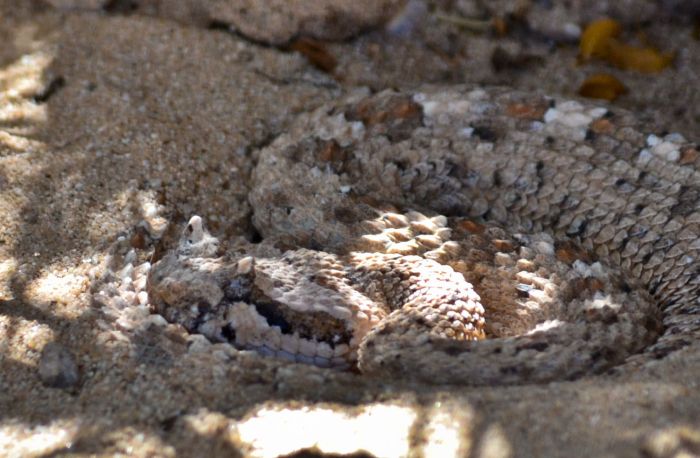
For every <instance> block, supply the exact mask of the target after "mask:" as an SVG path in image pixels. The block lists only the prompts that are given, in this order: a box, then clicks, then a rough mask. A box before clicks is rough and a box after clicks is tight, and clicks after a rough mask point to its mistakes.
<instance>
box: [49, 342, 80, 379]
mask: <svg viewBox="0 0 700 458" xmlns="http://www.w3.org/2000/svg"><path fill="white" fill-rule="evenodd" d="M39 378H41V383H43V384H44V385H46V386H49V387H52V388H71V387H73V386H75V385H77V384H78V381H79V380H80V373H79V371H78V365H77V364H76V362H75V357H74V356H73V353H71V351H70V350H68V349H67V348H66V347H64V346H63V345H61V344H59V343H56V342H50V343H48V344H47V345H46V346H45V347H44V350H43V351H42V352H41V359H40V360H39Z"/></svg>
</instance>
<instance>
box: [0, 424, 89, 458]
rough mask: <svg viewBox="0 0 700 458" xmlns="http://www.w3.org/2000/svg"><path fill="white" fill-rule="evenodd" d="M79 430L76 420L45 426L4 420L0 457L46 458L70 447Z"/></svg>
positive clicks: (1, 426)
mask: <svg viewBox="0 0 700 458" xmlns="http://www.w3.org/2000/svg"><path fill="white" fill-rule="evenodd" d="M79 428H80V425H79V422H78V421H77V420H69V419H63V420H57V421H54V422H52V423H49V424H47V425H27V424H24V423H22V422H19V421H14V420H6V421H4V422H2V423H1V424H0V455H2V456H6V457H32V456H47V455H49V454H51V453H53V452H55V451H58V450H61V449H65V448H68V447H70V446H71V444H72V443H73V440H74V438H75V437H76V435H77V433H78V430H79Z"/></svg>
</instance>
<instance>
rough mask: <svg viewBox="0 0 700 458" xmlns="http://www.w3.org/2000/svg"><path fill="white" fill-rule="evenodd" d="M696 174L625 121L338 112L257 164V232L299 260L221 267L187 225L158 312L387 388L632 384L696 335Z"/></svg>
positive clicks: (546, 114)
mask: <svg viewBox="0 0 700 458" xmlns="http://www.w3.org/2000/svg"><path fill="white" fill-rule="evenodd" d="M699 157H700V154H699V153H698V151H697V148H696V147H695V146H694V145H692V144H690V143H688V142H686V141H685V140H684V139H682V138H680V137H678V136H673V135H672V136H669V137H666V138H658V137H654V136H650V135H649V133H648V132H647V133H645V132H644V129H643V127H642V126H640V125H639V123H637V122H636V121H635V119H634V117H633V116H632V115H630V114H628V113H625V112H621V111H620V112H618V110H615V112H614V113H612V112H610V111H608V110H607V109H605V108H599V107H595V106H593V105H586V104H579V103H572V102H566V101H561V100H554V99H549V98H546V97H542V96H538V95H531V94H521V93H517V92H513V91H510V90H505V89H488V90H484V89H477V90H469V89H459V90H449V91H446V90H444V89H440V88H428V89H426V90H425V91H424V92H420V93H414V94H396V93H391V92H385V93H381V94H378V95H375V96H371V97H368V98H366V99H363V100H359V101H357V100H352V99H348V100H346V101H340V102H338V103H336V104H335V105H334V106H333V107H323V108H321V109H319V110H317V111H315V112H313V113H309V114H307V115H302V116H300V118H299V119H298V121H297V122H296V123H295V124H294V125H293V126H292V128H291V129H290V131H289V133H287V134H285V135H283V136H281V137H280V138H278V139H277V140H276V141H275V142H274V143H273V144H271V145H270V146H269V147H267V148H265V149H263V150H261V151H259V152H258V155H257V159H258V162H257V165H256V168H255V171H254V176H253V181H252V188H251V193H250V196H249V197H250V201H251V204H252V207H253V209H254V215H253V222H254V224H255V225H256V227H257V228H258V230H259V231H260V232H261V234H262V235H263V237H264V239H266V240H267V241H277V242H279V243H280V244H282V245H284V246H291V247H295V246H296V247H298V249H292V250H289V251H287V252H286V253H284V254H279V255H271V256H256V255H255V253H252V252H251V253H250V254H252V256H247V257H246V256H233V255H228V254H224V256H223V257H217V256H218V254H217V253H215V252H216V250H215V249H213V248H211V246H213V245H211V246H210V245H209V243H210V242H211V243H213V244H214V245H215V244H216V243H215V239H213V238H210V236H209V235H208V234H207V233H206V231H205V230H204V228H203V226H202V222H201V219H199V218H198V217H195V218H193V219H192V220H191V221H190V224H189V226H188V228H187V229H186V230H185V232H184V233H183V239H182V240H181V242H180V246H179V248H178V249H177V250H175V251H174V252H172V253H170V254H169V255H168V256H166V257H165V258H164V259H163V260H161V261H160V262H159V263H157V264H155V266H154V268H153V269H152V271H151V274H150V277H149V300H150V304H151V307H152V308H153V309H154V310H155V311H157V312H159V313H162V314H163V315H164V316H165V317H166V318H167V319H168V320H171V321H177V322H179V323H181V324H183V325H185V326H186V327H187V328H188V329H189V330H190V331H191V332H200V333H204V334H205V335H207V336H208V337H209V338H210V339H213V340H223V341H226V340H228V341H230V342H232V343H233V344H235V345H236V346H239V347H242V348H254V349H257V350H258V351H260V352H261V353H263V354H266V355H272V356H278V357H283V358H287V359H291V360H294V361H298V362H309V363H314V364H317V365H322V366H339V367H346V366H357V368H358V369H359V370H360V371H362V372H366V373H371V374H376V375H379V376H387V377H397V376H398V377H413V378H420V379H424V380H426V381H430V382H435V383H466V384H482V383H488V384H507V383H523V382H542V381H550V380H557V379H571V378H575V377H579V376H582V375H586V374H593V373H600V372H603V371H605V370H608V369H610V368H613V367H616V368H617V370H627V368H629V367H634V366H635V365H638V364H644V363H645V361H647V360H649V359H652V358H658V357H663V356H665V355H666V354H668V353H669V352H672V351H675V350H676V349H678V348H681V347H682V346H683V345H685V344H687V342H689V341H690V339H692V338H694V336H697V335H698V334H699V332H698V328H700V320H698V318H697V313H698V312H700V306H698V289H699V288H700V277H698V272H700V261H698V257H699V256H700V253H699V252H700V237H699V236H700V226H699V225H700V209H699V208H698V206H699V198H698V195H699V194H700V188H698V187H697V184H696V183H700V173H699V172H698V167H699V166H700V159H699ZM426 215H427V216H426ZM443 215H444V216H443ZM191 228H193V229H192V230H190V229H191ZM193 233H194V234H198V237H200V238H198V239H197V240H203V241H209V242H207V243H203V244H202V245H201V246H202V247H209V248H206V249H202V250H200V249H199V248H197V247H196V243H195V248H194V249H193V245H192V240H191V239H192V236H191V235H192V234H193ZM195 242H196V240H195ZM459 274H462V275H459ZM464 279H466V280H467V281H468V282H470V283H468V282H467V281H464ZM479 296H481V302H482V303H483V307H484V308H485V313H482V309H481V307H482V305H481V304H479V302H478V300H479V299H478V297H479ZM194 304H198V305H197V307H193V305H194ZM484 315H485V316H484ZM484 318H485V322H484ZM484 334H485V337H486V339H481V338H482V337H484ZM474 339H481V340H474Z"/></svg>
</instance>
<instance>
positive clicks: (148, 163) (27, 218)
mask: <svg viewBox="0 0 700 458" xmlns="http://www.w3.org/2000/svg"><path fill="white" fill-rule="evenodd" d="M50 3H51V5H50V4H48V3H44V2H39V1H26V2H13V1H9V0H7V1H2V2H0V17H1V18H2V20H1V21H0V37H2V39H3V43H4V46H2V47H0V216H1V218H0V366H1V367H0V369H1V371H0V455H3V456H87V455H90V456H92V455H97V456H117V455H128V456H175V455H179V456H278V455H292V456H323V454H336V455H338V454H340V455H343V454H351V455H352V454H354V455H352V456H400V455H411V456H450V455H451V454H452V455H456V456H497V457H501V456H502V457H508V456H630V457H632V456H681V455H676V454H677V453H681V452H684V453H687V455H683V456H692V455H694V454H700V421H699V420H698V419H699V418H700V390H699V387H698V379H699V376H700V343H697V342H695V343H692V344H691V345H688V346H686V347H684V348H683V349H682V350H680V351H677V352H675V353H672V354H670V355H669V356H667V357H665V358H664V359H661V360H659V361H658V362H657V363H655V364H650V365H648V366H646V367H645V368H644V369H643V370H642V369H640V371H639V373H638V374H634V376H626V377H611V376H606V377H593V378H587V379H583V380H578V381H574V382H565V383H552V384H548V385H526V386H517V387H501V388H490V387H480V388H477V387H435V386H427V385H418V384H411V383H407V382H403V381H401V380H394V381H387V380H372V379H369V378H365V377H362V376H359V375H356V374H351V373H347V374H344V373H335V372H331V371H324V370H322V369H317V368H309V367H304V366H296V365H285V364H282V363H278V362H275V361H271V360H267V359H261V358H259V357H257V356H255V355H249V354H246V353H245V352H243V353H240V354H238V353H236V354H231V352H230V351H229V350H227V349H217V350H216V351H211V349H210V348H209V347H206V346H202V345H199V344H198V343H197V340H196V339H192V337H190V336H186V335H182V334H181V333H177V332H172V333H170V334H167V335H168V338H169V341H168V343H167V344H163V343H162V342H161V341H157V342H156V341H151V340H149V339H150V337H149V334H148V333H144V334H141V335H140V336H139V338H138V339H132V340H129V341H122V340H119V339H116V338H110V337H109V332H106V331H105V329H104V317H103V316H101V312H100V310H99V309H96V308H95V307H94V306H93V305H92V304H91V295H90V287H91V283H92V282H93V281H94V279H95V278H96V276H97V275H99V273H100V272H99V271H100V263H101V262H102V261H103V260H104V258H105V256H106V254H107V250H108V247H109V246H110V245H111V244H112V243H113V242H114V241H115V240H116V239H117V238H118V237H119V236H120V235H123V234H125V233H127V231H129V230H130V229H131V228H133V227H134V226H136V225H137V224H138V223H139V222H140V221H143V220H146V221H149V220H151V219H154V218H157V217H161V216H162V217H163V218H164V219H165V220H168V221H170V220H172V221H175V222H180V221H182V220H184V219H185V218H186V217H187V216H189V215H191V214H193V213H197V214H200V215H202V216H203V217H205V218H206V220H207V221H208V223H209V225H210V227H211V228H212V230H213V231H214V232H216V233H217V234H220V235H225V236H226V237H239V236H240V237H246V238H249V239H253V238H255V237H256V231H255V229H254V228H253V227H252V225H251V223H250V211H251V209H250V207H249V203H248V200H247V192H248V190H249V175H250V171H251V168H252V167H253V157H254V151H255V150H256V149H257V148H259V147H260V146H262V145H265V144H267V143H269V142H270V141H271V140H272V139H274V138H275V136H277V135H279V134H280V133H281V132H283V131H284V130H285V128H286V126H287V125H289V123H290V122H291V120H293V119H294V116H295V115H296V114H298V113H300V112H304V111H307V110H311V109H313V108H315V107H317V106H319V105H321V104H323V103H325V102H328V101H330V100H332V99H333V98H336V97H339V96H340V95H342V94H344V93H347V92H350V91H354V90H367V89H362V88H363V87H368V88H370V89H371V90H379V89H383V88H402V87H415V86H417V85H419V84H423V83H435V84H460V83H467V84H508V85H513V86H517V87H519V88H521V89H527V90H538V91H543V92H548V93H558V94H565V95H568V96H574V95H575V92H576V89H577V88H578V86H579V85H580V84H581V82H582V81H583V80H584V79H585V78H586V76H588V75H590V74H592V73H595V72H597V71H608V72H611V73H613V74H615V75H617V76H618V77H620V78H621V79H622V80H623V82H624V83H625V84H626V85H627V86H628V88H629V93H628V94H627V95H626V96H624V97H623V98H621V99H619V100H618V101H617V102H615V104H614V105H613V106H620V107H624V108H627V109H631V110H633V111H635V112H637V113H638V114H639V118H640V119H641V120H643V121H644V122H646V123H648V125H650V126H652V127H651V128H652V131H656V132H661V131H677V132H681V133H682V134H683V135H685V136H686V137H687V138H689V139H691V140H695V141H698V140H699V139H700V132H699V131H698V125H699V124H700V91H697V88H698V87H700V81H698V79H699V78H700V76H699V75H700V42H699V41H698V40H697V38H693V23H692V21H691V20H689V19H688V18H689V14H692V13H693V12H695V13H697V11H694V10H692V8H687V9H683V8H682V7H683V2H638V3H637V4H636V5H634V6H633V7H629V8H627V9H624V8H622V9H621V10H615V9H614V7H610V8H613V10H612V11H608V10H606V7H604V6H596V7H591V8H585V7H583V6H581V5H580V4H579V2H571V4H572V5H573V6H572V7H571V9H569V10H560V9H558V8H553V9H550V10H542V6H541V5H540V4H543V3H547V2H535V3H537V5H538V6H534V7H533V9H532V10H531V11H529V12H528V13H527V15H526V16H525V17H526V19H527V21H528V22H529V23H530V24H531V26H532V27H531V28H529V29H527V30H523V29H518V27H516V26H514V25H513V26H511V28H510V29H509V30H510V33H509V34H508V35H506V36H505V37H496V36H494V35H493V34H492V33H489V32H484V31H481V30H479V27H480V26H479V27H476V26H474V27H471V28H470V27H467V28H466V29H465V28H464V27H460V26H457V25H455V24H454V22H453V21H451V20H450V19H454V18H455V17H457V18H460V17H465V16H468V15H470V14H475V13H474V11H475V9H477V10H478V11H476V12H477V13H478V14H481V15H482V16H483V15H485V17H489V15H498V14H502V15H503V16H506V13H507V12H509V9H508V8H510V6H508V5H507V4H505V5H501V4H500V3H501V2H498V3H495V4H494V5H492V6H491V7H489V8H491V9H490V10H484V9H481V10H479V9H478V8H477V6H476V3H474V4H472V2H467V1H462V2H459V1H457V2H438V3H437V4H430V5H427V6H425V5H423V4H422V3H421V2H415V1H414V2H410V3H409V6H408V7H407V9H404V10H401V9H400V8H399V7H397V4H396V2H390V1H388V2H383V3H382V5H383V6H381V7H380V6H377V7H376V8H369V7H368V8H364V9H363V8H361V6H362V4H363V3H365V2H342V1H336V2H329V3H333V4H337V5H335V6H334V7H332V8H331V7H328V8H318V10H317V9H314V8H313V7H310V6H309V3H308V2H303V1H299V2H295V3H298V5H297V6H296V7H295V8H296V9H295V8H291V9H290V10H289V11H287V10H284V8H283V7H280V8H282V10H281V12H280V10H275V11H273V12H270V11H267V10H266V9H265V8H262V9H261V8H260V7H259V6H257V7H256V2H235V1H230V2H215V1H212V2H199V3H196V4H194V3H192V2H186V1H182V2H176V1H175V0H170V1H165V0H164V1H160V2H159V1H150V2H149V1H143V2H137V1H134V2H128V1H110V2H105V1H52V2H50ZM351 3H356V4H357V5H354V6H353V5H350V6H348V4H351ZM370 3H372V4H373V2H370ZM506 3H507V2H506ZM523 3H527V2H523ZM584 3H585V2H584ZM601 3H604V2H601ZM622 3H629V2H622ZM676 3H678V4H680V7H679V8H680V9H677V10H675V9H673V8H674V7H678V5H677V4H676ZM687 3H690V2H687ZM281 4H282V5H284V2H282V3H281ZM343 4H346V5H345V6H343ZM193 5H194V6H193ZM222 5H224V6H222ZM241 5H242V6H241ZM399 6H400V5H399ZM241 8H243V10H245V14H243V13H241V11H243V10H242V9H241ZM246 8H247V9H246ZM353 8H355V9H357V8H360V9H361V10H362V12H363V14H354V13H353V11H355V10H354V9H353ZM538 8H539V9H538ZM295 11H297V12H298V14H299V15H300V16H299V17H298V18H296V20H289V21H286V22H285V21H282V23H280V19H279V18H280V17H287V16H289V15H290V14H291V15H292V16H291V17H292V18H294V17H295V16H294V12H295ZM397 11H398V13H397ZM195 13H196V14H195ZM273 13H274V14H273ZM605 13H610V14H616V15H617V16H618V17H620V19H622V21H623V23H624V24H626V27H628V28H629V30H635V31H639V30H638V29H636V27H641V31H639V32H640V33H641V32H643V33H644V34H645V36H646V37H647V39H648V40H649V41H651V42H653V43H656V44H657V45H658V46H659V47H661V48H663V49H669V50H676V51H677V56H676V61H675V63H674V65H673V66H672V67H671V68H669V69H667V70H665V71H664V72H662V73H659V74H653V75H644V74H638V73H634V72H623V71H620V70H617V69H611V68H609V67H607V66H606V64H604V63H595V64H591V65H589V66H585V67H582V66H579V65H577V64H576V54H577V48H576V43H577V39H576V38H575V37H574V38H572V36H570V35H571V33H572V30H573V31H574V32H575V29H576V27H579V26H580V25H582V24H585V23H586V22H587V21H589V20H591V19H592V18H594V17H598V16H599V15H602V14H605ZM246 14H247V15H248V16H246ZM396 14H398V16H396ZM344 15H345V16H344ZM443 15H446V17H447V19H446V18H445V17H443ZM392 17H393V18H394V19H391V18H392ZM268 18H272V19H270V20H269V21H268V20H267V19H268ZM309 18H311V19H309ZM241 21H243V22H241ZM387 21H388V22H387ZM242 23H246V24H248V25H250V24H255V27H253V28H252V29H250V30H249V29H247V28H246V27H245V26H242V25H241V24H242ZM338 23H341V24H342V27H340V26H338ZM310 24H311V25H310ZM630 24H635V25H634V27H633V26H632V25H630ZM639 24H643V25H642V26H639ZM695 27H696V29H695V33H696V34H697V24H696V25H695ZM251 30H253V31H251ZM339 30H342V33H341V32H338V31H339ZM567 34H569V35H567ZM574 35H575V33H574ZM297 36H302V37H303V36H311V37H315V39H316V40H321V41H312V42H309V41H306V42H304V41H301V42H299V41H295V42H293V44H292V45H290V44H289V43H288V40H289V39H291V38H294V37H297ZM328 39H334V40H337V39H343V40H344V41H335V42H329V41H325V40H328ZM497 49H500V50H501V51H503V52H505V53H506V56H507V57H506V58H505V59H504V58H503V54H502V53H501V51H498V52H496V50H497ZM295 50H297V51H298V50H302V51H303V53H300V52H297V51H295ZM494 54H496V55H497V56H501V57H499V58H497V59H496V61H497V62H498V63H500V64H501V65H494ZM309 56H310V58H307V57H309ZM135 243H136V242H135ZM49 342H57V343H58V345H59V347H58V348H59V350H58V355H59V357H56V359H55V360H52V361H53V362H55V363H56V365H57V366H58V367H59V372H61V374H62V375H63V378H61V377H59V378H58V379H55V378H54V379H51V378H50V377H48V378H47V376H46V374H45V373H42V370H41V369H42V367H43V369H44V371H46V370H47V368H46V365H47V364H50V363H51V362H52V361H47V358H49V357H48V356H46V351H45V346H46V345H47V344H48V343H49ZM42 351H44V353H45V354H44V358H43V362H41V361H42ZM60 355H63V356H64V358H63V359H62V358H61V357H60ZM49 369H50V368H49ZM61 385H62V386H63V387H61ZM295 453H296V454H295ZM304 453H307V454H306V455H304Z"/></svg>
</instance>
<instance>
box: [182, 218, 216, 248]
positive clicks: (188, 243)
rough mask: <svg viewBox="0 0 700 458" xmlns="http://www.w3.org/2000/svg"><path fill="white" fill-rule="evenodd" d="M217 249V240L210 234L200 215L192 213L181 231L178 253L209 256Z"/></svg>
mask: <svg viewBox="0 0 700 458" xmlns="http://www.w3.org/2000/svg"><path fill="white" fill-rule="evenodd" d="M218 249H219V240H218V239H217V238H216V237H214V236H212V235H211V234H210V233H209V231H207V229H206V228H205V227H204V222H203V220H202V218H201V217H200V216H197V215H194V216H193V217H192V218H190V220H189V221H188V222H187V226H185V229H184V230H183V231H182V235H181V236H180V242H179V244H178V250H177V251H178V254H179V255H181V256H189V257H198V258H211V257H215V256H216V253H217V251H218Z"/></svg>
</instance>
